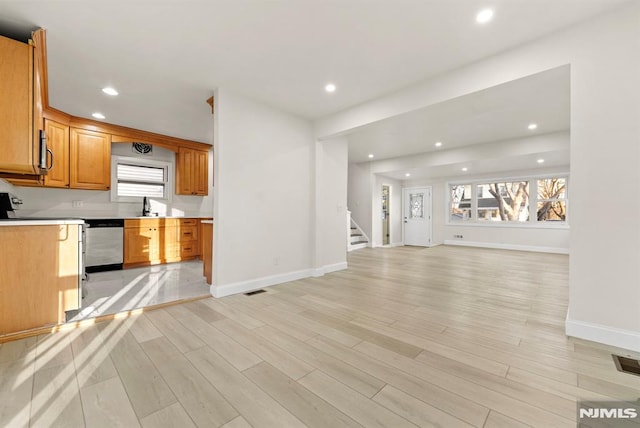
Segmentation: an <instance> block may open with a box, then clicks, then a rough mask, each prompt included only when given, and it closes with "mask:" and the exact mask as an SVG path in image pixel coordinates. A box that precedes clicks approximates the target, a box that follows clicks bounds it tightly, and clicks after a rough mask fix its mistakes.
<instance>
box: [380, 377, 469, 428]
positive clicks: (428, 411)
mask: <svg viewBox="0 0 640 428" xmlns="http://www.w3.org/2000/svg"><path fill="white" fill-rule="evenodd" d="M373 401H375V402H377V403H380V404H382V405H383V406H385V407H386V408H387V409H389V410H391V411H393V412H395V413H397V414H398V415H400V416H402V417H404V418H405V419H407V420H409V421H411V422H413V423H414V424H416V425H418V426H420V427H430V426H442V427H451V428H469V427H472V426H473V425H470V424H468V423H466V422H463V421H462V420H460V419H458V418H456V417H453V416H451V415H449V414H448V413H446V412H443V411H442V410H440V409H437V408H435V407H433V406H430V405H428V404H427V403H425V402H423V401H420V400H418V399H417V398H414V397H412V396H411V395H409V394H407V393H405V392H403V391H400V390H399V389H396V388H394V387H393V386H390V385H387V386H385V387H384V388H382V390H380V392H378V393H377V394H376V395H375V397H373Z"/></svg>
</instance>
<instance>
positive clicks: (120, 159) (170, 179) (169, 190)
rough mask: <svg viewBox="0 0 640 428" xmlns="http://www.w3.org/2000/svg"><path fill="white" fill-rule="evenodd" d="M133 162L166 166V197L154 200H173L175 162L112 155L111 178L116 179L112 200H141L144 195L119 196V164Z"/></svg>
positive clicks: (112, 187) (112, 188)
mask: <svg viewBox="0 0 640 428" xmlns="http://www.w3.org/2000/svg"><path fill="white" fill-rule="evenodd" d="M119 163H124V164H129V165H131V164H133V165H141V166H153V167H156V168H166V170H167V181H166V185H165V196H166V197H165V198H153V199H154V200H157V199H159V200H162V201H167V202H171V201H172V199H173V193H174V175H173V164H172V163H171V162H167V161H161V160H156V159H144V158H138V157H130V156H111V179H112V180H113V181H114V183H113V185H112V186H111V202H136V203H137V202H140V201H141V200H142V197H140V196H118V175H117V173H118V172H117V170H118V164H119Z"/></svg>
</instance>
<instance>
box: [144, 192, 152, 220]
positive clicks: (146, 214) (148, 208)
mask: <svg viewBox="0 0 640 428" xmlns="http://www.w3.org/2000/svg"><path fill="white" fill-rule="evenodd" d="M149 215H151V204H149V198H147V197H146V196H144V197H143V198H142V217H149Z"/></svg>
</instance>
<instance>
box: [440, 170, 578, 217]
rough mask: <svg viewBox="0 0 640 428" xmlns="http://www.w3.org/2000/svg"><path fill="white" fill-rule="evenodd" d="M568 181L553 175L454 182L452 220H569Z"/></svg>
mask: <svg viewBox="0 0 640 428" xmlns="http://www.w3.org/2000/svg"><path fill="white" fill-rule="evenodd" d="M568 182H569V179H568V177H566V176H554V177H531V178H523V179H509V180H503V179H498V180H482V181H477V182H473V181H472V182H467V183H451V184H449V192H448V193H449V201H448V206H449V216H448V217H449V222H452V223H454V222H455V223H457V222H477V223H489V222H496V223H514V224H517V223H520V224H531V223H537V224H541V223H543V222H547V223H549V222H555V223H566V222H567V203H568V193H567V188H568ZM534 210H535V211H534Z"/></svg>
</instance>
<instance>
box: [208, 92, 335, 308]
mask: <svg viewBox="0 0 640 428" xmlns="http://www.w3.org/2000/svg"><path fill="white" fill-rule="evenodd" d="M215 100H216V101H215V102H216V114H215V115H214V120H215V121H214V141H215V147H216V156H215V168H214V170H215V184H216V189H215V192H216V193H215V201H216V204H215V206H214V218H215V230H214V254H215V255H214V258H213V261H214V266H213V283H214V285H213V286H212V290H211V291H212V294H214V295H215V296H222V295H227V294H232V293H237V292H241V291H245V290H247V289H251V288H260V287H262V286H266V285H271V284H274V283H278V282H283V281H286V280H287V279H296V278H300V277H304V276H308V275H309V273H310V271H311V268H312V264H313V258H314V257H315V255H316V254H315V242H314V241H315V225H314V219H315V203H314V199H315V189H314V188H313V186H314V181H315V179H314V177H315V162H316V160H315V144H316V143H315V138H314V137H313V134H312V129H311V124H310V122H308V121H307V120H304V119H301V118H298V117H295V116H292V115H290V114H287V113H284V112H282V111H279V110H276V109H274V108H272V107H270V106H267V105H264V104H261V103H259V102H256V101H253V100H250V99H248V98H245V97H243V96H241V95H239V94H236V93H233V92H232V91H229V90H227V89H225V88H219V89H218V90H217V91H216V96H215ZM345 200H346V197H345ZM340 232H341V233H342V234H344V230H341V231H340Z"/></svg>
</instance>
